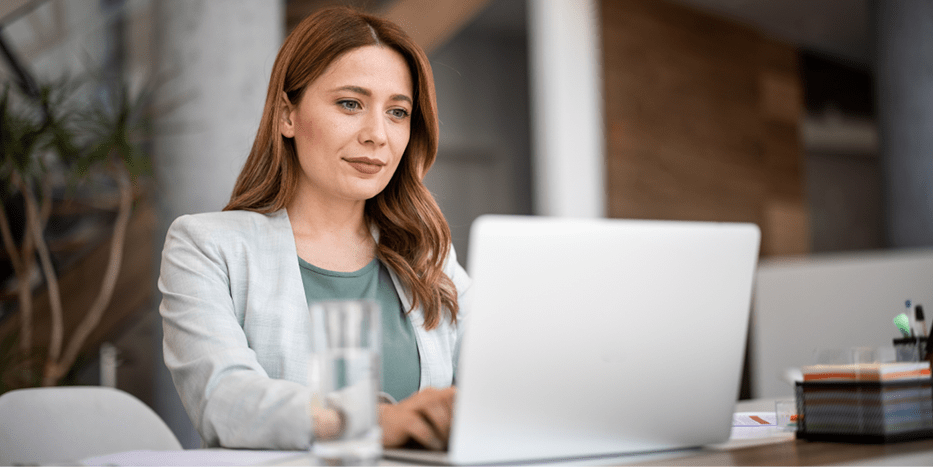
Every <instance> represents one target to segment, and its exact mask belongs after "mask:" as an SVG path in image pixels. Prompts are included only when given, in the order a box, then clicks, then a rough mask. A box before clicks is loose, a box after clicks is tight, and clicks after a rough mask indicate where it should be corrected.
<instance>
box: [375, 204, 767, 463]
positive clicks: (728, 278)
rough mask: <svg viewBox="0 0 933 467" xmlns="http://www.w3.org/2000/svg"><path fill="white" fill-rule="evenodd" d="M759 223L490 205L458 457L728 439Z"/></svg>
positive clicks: (431, 455) (478, 236) (590, 452)
mask: <svg viewBox="0 0 933 467" xmlns="http://www.w3.org/2000/svg"><path fill="white" fill-rule="evenodd" d="M759 240H760V231H759V229H758V227H757V226H755V225H754V224H742V223H711V222H682V221H646V220H619V219H569V218H549V217H532V216H501V215H487V216H481V217H480V218H478V219H477V220H476V221H475V222H474V224H473V225H472V227H471V232H470V248H469V252H468V263H467V264H468V267H469V273H470V275H471V277H472V279H473V285H472V286H471V289H470V291H469V292H468V295H469V298H468V301H467V302H465V303H463V304H462V305H463V306H464V308H465V309H468V310H469V314H468V315H466V316H465V319H464V321H463V323H464V325H465V326H466V329H465V335H464V339H463V342H462V345H461V350H460V356H459V363H458V367H457V379H456V384H457V397H456V400H455V403H454V419H453V424H452V426H451V435H450V440H449V446H448V450H447V452H444V453H436V452H428V451H417V450H386V452H385V454H384V456H385V457H386V458H389V459H395V460H409V461H412V460H413V461H421V462H428V463H432V464H491V463H515V462H534V461H545V460H559V459H574V458H590V459H592V458H593V457H596V456H614V455H619V454H629V453H645V452H655V451H664V450H676V449H682V448H690V447H697V446H702V445H706V444H714V443H720V442H723V441H726V440H727V439H728V437H729V432H730V429H731V426H732V412H733V407H734V404H735V401H736V399H737V398H738V391H739V384H740V377H741V372H742V366H743V358H744V353H745V342H746V333H747V327H748V318H749V309H750V304H751V292H752V281H753V276H754V272H755V267H756V264H757V261H758V247H759Z"/></svg>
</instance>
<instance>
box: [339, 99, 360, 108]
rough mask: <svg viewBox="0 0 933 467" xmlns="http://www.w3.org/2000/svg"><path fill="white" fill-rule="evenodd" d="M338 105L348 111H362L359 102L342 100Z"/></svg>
mask: <svg viewBox="0 0 933 467" xmlns="http://www.w3.org/2000/svg"><path fill="white" fill-rule="evenodd" d="M337 105H339V106H340V107H343V108H344V109H346V110H360V103H359V102H357V101H351V100H342V101H337Z"/></svg>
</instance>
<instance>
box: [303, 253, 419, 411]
mask: <svg viewBox="0 0 933 467" xmlns="http://www.w3.org/2000/svg"><path fill="white" fill-rule="evenodd" d="M298 264H299V265H300V266H301V282H302V284H303V285H304V289H305V299H306V300H307V302H308V305H309V306H310V305H311V303H313V302H317V301H322V300H344V299H358V298H368V299H373V300H376V302H378V303H379V305H380V307H381V308H382V390H383V391H384V392H386V393H388V394H389V395H391V396H392V397H394V398H395V400H398V401H400V400H402V399H405V398H406V397H408V396H410V395H412V394H414V393H415V392H416V391H417V390H418V386H419V384H420V381H421V364H420V362H419V360H418V345H417V343H416V342H415V334H414V329H413V328H412V325H411V321H410V320H409V319H408V316H407V315H406V314H405V311H404V310H403V309H402V302H401V301H400V300H399V298H398V293H397V292H396V291H395V284H393V283H392V276H390V275H389V270H388V269H386V267H385V265H383V264H382V262H380V261H379V260H377V259H373V260H372V262H370V263H369V264H367V265H366V266H364V267H363V269H360V270H359V271H354V272H336V271H328V270H326V269H321V268H319V267H317V266H315V265H313V264H310V263H308V262H307V261H305V260H303V259H301V258H298Z"/></svg>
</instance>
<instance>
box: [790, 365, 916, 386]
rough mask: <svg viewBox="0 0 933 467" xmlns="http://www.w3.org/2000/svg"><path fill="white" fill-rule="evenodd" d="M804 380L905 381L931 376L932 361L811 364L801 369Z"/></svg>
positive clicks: (812, 381)
mask: <svg viewBox="0 0 933 467" xmlns="http://www.w3.org/2000/svg"><path fill="white" fill-rule="evenodd" d="M801 371H802V373H803V380H804V382H807V383H816V382H826V383H829V382H847V381H905V380H915V379H923V378H926V379H929V378H930V362H926V361H924V362H897V363H854V364H846V365H811V366H805V367H803V368H802V369H801Z"/></svg>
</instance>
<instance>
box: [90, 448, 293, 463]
mask: <svg viewBox="0 0 933 467" xmlns="http://www.w3.org/2000/svg"><path fill="white" fill-rule="evenodd" d="M307 456H309V453H308V452H306V451H258V450H247V449H185V450H182V451H126V452H117V453H113V454H106V455H103V456H95V457H89V458H87V459H82V460H81V461H79V464H80V465H108V466H109V465H113V466H141V465H162V466H181V465H192V466H194V465H229V466H240V465H276V464H279V463H283V462H287V461H289V460H292V459H295V458H301V457H307Z"/></svg>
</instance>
